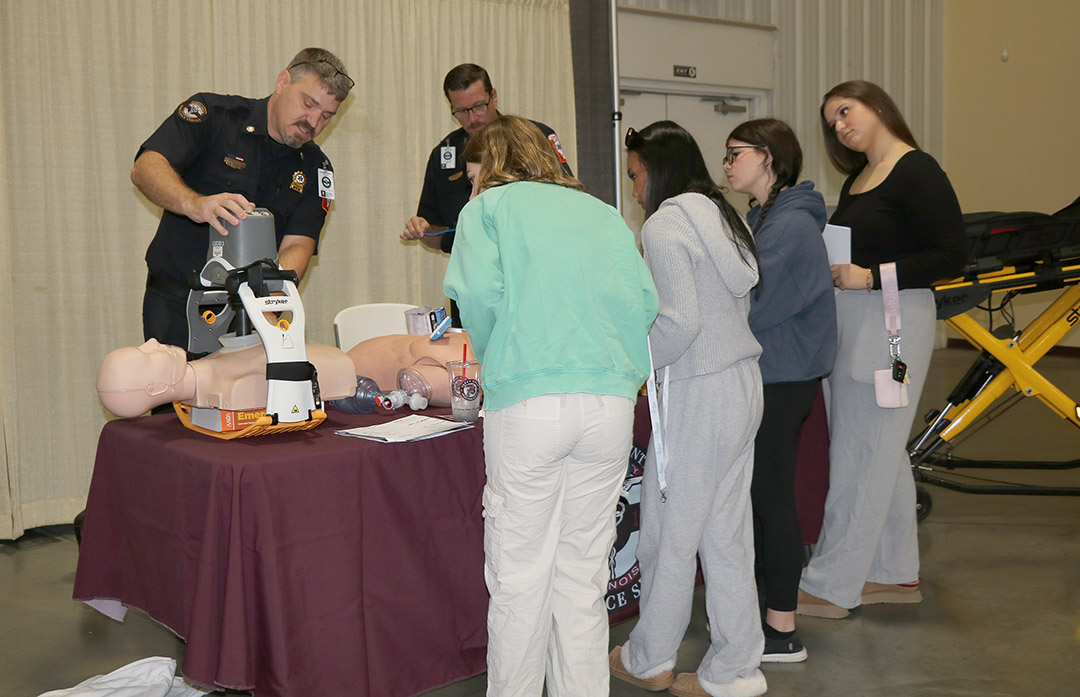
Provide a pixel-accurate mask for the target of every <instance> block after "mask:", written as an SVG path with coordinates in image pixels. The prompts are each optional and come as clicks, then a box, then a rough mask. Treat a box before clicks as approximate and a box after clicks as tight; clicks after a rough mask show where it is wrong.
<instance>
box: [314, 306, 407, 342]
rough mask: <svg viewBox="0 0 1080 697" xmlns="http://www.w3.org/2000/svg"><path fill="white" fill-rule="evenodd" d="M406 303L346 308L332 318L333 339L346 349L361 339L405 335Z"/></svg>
mask: <svg viewBox="0 0 1080 697" xmlns="http://www.w3.org/2000/svg"><path fill="white" fill-rule="evenodd" d="M414 307H416V305H410V304H409V303H368V304H366V305H353V306H352V307H346V308H345V309H344V310H342V311H341V312H339V313H337V315H336V316H335V317H334V340H335V341H337V345H338V348H340V349H341V350H342V351H348V350H349V349H351V348H352V347H353V346H356V345H357V344H359V343H360V342H361V341H364V340H366V339H370V338H372V337H375V336H386V335H387V334H408V333H409V330H408V327H407V325H406V323H405V311H406V310H411V309H413V308H414Z"/></svg>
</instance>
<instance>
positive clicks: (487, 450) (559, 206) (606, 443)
mask: <svg viewBox="0 0 1080 697" xmlns="http://www.w3.org/2000/svg"><path fill="white" fill-rule="evenodd" d="M465 161H466V163H467V171H468V173H469V179H470V180H471V181H472V182H473V198H472V200H471V201H470V202H469V203H468V204H467V205H466V206H465V208H463V209H462V211H461V214H460V216H459V217H458V227H457V239H456V240H455V243H454V251H453V254H451V256H450V264H449V267H448V268H447V272H446V280H445V282H444V289H445V292H446V295H447V296H449V297H450V298H453V299H454V300H456V301H457V303H458V307H459V308H460V311H461V319H462V324H463V325H464V327H465V329H466V330H468V332H469V337H470V340H471V343H472V347H473V351H474V352H475V354H476V358H477V359H478V360H479V361H480V363H481V365H482V370H481V375H480V380H481V385H482V387H483V390H484V409H485V417H484V457H485V466H486V470H487V485H486V486H485V487H484V494H483V504H484V556H485V561H484V575H485V579H486V581H487V586H488V590H489V592H490V594H491V601H490V603H489V606H488V689H487V694H488V695H489V696H492V695H533V696H535V697H539V695H540V694H541V691H542V689H543V687H544V682H545V674H546V678H547V693H548V695H551V696H552V697H558V696H560V695H590V696H594V695H600V696H603V695H607V694H608V687H609V678H608V665H607V660H606V654H607V645H608V628H607V609H606V607H605V605H604V593H605V590H606V588H607V580H608V551H609V549H610V548H611V544H612V542H614V540H615V516H614V513H615V505H616V503H617V501H618V496H619V490H620V488H621V485H622V481H623V478H624V476H625V473H626V467H627V461H628V457H629V454H630V445H631V436H632V430H633V420H634V402H635V398H636V396H637V393H638V390H639V388H640V387H641V384H642V382H643V381H644V379H645V376H646V374H647V373H648V372H649V355H648V348H647V345H646V340H647V336H648V331H649V327H650V326H651V325H652V322H653V320H654V319H655V317H656V312H657V295H656V287H655V286H654V285H653V281H652V277H651V276H650V275H649V271H648V269H647V268H646V267H645V263H644V261H643V260H642V258H641V255H640V254H639V253H638V251H637V247H636V246H635V244H634V236H633V233H632V232H630V230H629V228H627V227H626V224H625V223H624V222H623V220H622V218H621V217H620V216H619V214H618V212H616V211H615V210H614V209H613V208H611V207H610V206H608V205H607V204H605V203H603V202H601V201H599V200H598V199H596V198H593V197H592V196H589V195H588V194H585V193H583V192H582V191H581V188H582V186H581V182H579V181H578V180H577V179H574V178H573V177H570V176H569V175H567V174H565V172H564V171H563V169H562V167H561V165H560V162H559V160H558V158H557V156H556V154H555V152H554V150H553V149H552V147H551V145H550V144H549V143H548V141H547V139H546V138H545V137H544V135H543V134H542V133H541V132H540V130H539V129H538V128H537V127H536V126H535V125H534V124H532V123H530V122H529V121H526V120H524V119H520V118H517V117H514V116H503V117H501V118H499V119H498V120H496V121H494V122H493V123H491V124H490V125H488V126H486V127H485V128H484V130H482V131H480V132H479V133H478V134H476V135H474V136H473V137H472V138H471V139H470V141H469V144H468V146H467V147H466V149H465Z"/></svg>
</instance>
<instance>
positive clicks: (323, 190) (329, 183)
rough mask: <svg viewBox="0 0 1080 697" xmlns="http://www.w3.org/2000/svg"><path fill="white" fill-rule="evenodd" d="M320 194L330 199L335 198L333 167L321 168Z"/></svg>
mask: <svg viewBox="0 0 1080 697" xmlns="http://www.w3.org/2000/svg"><path fill="white" fill-rule="evenodd" d="M319 196H321V197H322V198H325V199H329V200H333V198H334V171H333V170H331V169H322V168H320V169H319Z"/></svg>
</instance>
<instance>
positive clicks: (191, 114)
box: [176, 99, 206, 123]
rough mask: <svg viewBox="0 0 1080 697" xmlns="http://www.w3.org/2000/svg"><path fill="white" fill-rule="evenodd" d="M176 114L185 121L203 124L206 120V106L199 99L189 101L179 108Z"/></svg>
mask: <svg viewBox="0 0 1080 697" xmlns="http://www.w3.org/2000/svg"><path fill="white" fill-rule="evenodd" d="M176 113H177V114H179V115H180V118H182V119H183V120H185V121H190V122H191V123H202V122H203V121H205V120H206V105H205V104H203V103H202V102H200V101H199V100H198V99H189V100H188V101H186V102H184V103H183V104H181V105H180V106H179V107H177V109H176Z"/></svg>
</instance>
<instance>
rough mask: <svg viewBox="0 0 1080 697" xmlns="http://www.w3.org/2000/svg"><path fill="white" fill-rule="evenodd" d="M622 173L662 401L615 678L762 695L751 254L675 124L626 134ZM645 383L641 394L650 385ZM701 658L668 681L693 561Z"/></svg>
mask: <svg viewBox="0 0 1080 697" xmlns="http://www.w3.org/2000/svg"><path fill="white" fill-rule="evenodd" d="M626 147H627V150H628V157H627V170H628V174H629V176H630V178H631V180H633V182H634V196H635V198H636V199H637V200H638V202H639V203H641V204H642V205H643V206H644V208H645V213H646V215H647V219H646V221H645V225H644V227H643V228H642V230H641V238H642V245H643V247H644V250H645V263H646V264H647V265H648V267H649V270H650V271H651V272H652V275H653V280H654V281H655V282H656V289H657V293H658V295H659V299H660V311H659V314H658V316H657V318H656V322H655V323H654V324H653V326H652V329H651V330H650V332H649V342H650V349H651V354H652V361H653V367H654V369H655V370H656V376H655V377H656V378H658V379H659V382H661V383H662V384H661V386H660V388H659V396H658V397H657V395H656V393H655V392H653V390H652V388H650V392H651V394H650V411H651V412H652V418H653V438H652V441H651V443H650V445H649V452H648V456H647V458H646V461H645V475H644V477H643V478H642V495H641V533H640V537H639V539H638V548H637V554H638V560H639V562H640V564H641V599H640V606H639V607H640V616H639V619H638V623H637V626H636V627H635V628H634V630H633V631H632V632H631V633H630V638H629V640H628V641H627V642H626V644H625V645H623V646H620V647H616V648H615V649H613V650H612V652H611V655H610V658H609V662H610V666H611V672H612V675H614V676H615V677H617V678H619V679H621V680H624V681H626V682H629V683H631V684H634V685H637V686H639V687H642V688H644V689H646V690H653V691H659V690H664V689H668V690H669V691H670V692H671V693H672V694H674V695H677V696H679V697H687V696H690V697H707V696H709V695H711V696H712V697H756V696H757V695H761V694H764V692H765V689H766V684H765V677H764V676H763V675H762V674H761V670H760V669H759V665H760V663H761V652H762V648H763V645H764V640H763V638H762V631H761V622H760V618H759V617H758V613H757V602H756V600H757V595H756V592H755V589H754V541H753V523H752V521H751V516H750V479H751V471H752V468H753V460H754V435H755V434H756V432H757V428H758V423H759V421H760V419H761V409H762V396H761V374H760V372H759V371H758V361H757V359H758V355H759V354H760V353H761V347H760V346H759V345H758V342H757V341H756V340H755V339H754V335H753V334H752V333H751V331H750V327H749V324H748V321H747V315H748V313H749V311H750V292H751V290H752V289H753V287H754V285H755V284H756V283H757V281H758V272H757V258H756V254H755V251H754V241H753V238H752V236H751V235H750V231H749V230H748V229H747V227H746V224H745V223H744V222H743V220H742V218H741V217H740V216H739V214H738V213H736V212H735V210H734V209H733V208H732V207H731V205H730V204H729V203H728V202H727V201H726V200H725V199H724V197H723V193H722V192H721V191H720V188H719V187H718V186H717V185H716V184H715V182H713V180H712V178H711V177H710V176H709V172H708V169H707V167H706V166H705V161H704V158H703V157H702V155H701V150H700V149H699V148H698V145H697V143H696V142H695V141H694V139H693V137H692V136H691V135H690V134H689V133H687V132H686V131H685V130H684V129H683V128H682V127H681V126H679V125H678V124H676V123H673V122H671V121H658V122H656V123H654V124H652V125H650V126H648V127H646V128H645V129H643V130H642V131H640V132H635V131H633V129H631V131H630V132H629V133H627V138H626ZM652 379H653V378H652V377H650V382H651V381H652ZM697 556H699V557H700V559H701V567H702V570H703V572H704V575H705V603H706V609H707V611H708V615H709V621H710V634H711V637H710V639H711V646H710V648H709V650H708V652H707V653H706V654H705V657H704V658H703V659H702V661H701V664H700V665H699V666H698V669H697V671H696V672H695V673H680V674H679V675H678V676H676V675H674V673H673V671H672V669H673V668H674V666H675V659H676V654H677V652H678V649H679V645H680V644H681V642H682V639H683V635H684V634H685V632H686V628H687V626H688V624H689V622H690V610H691V602H692V598H693V592H694V580H695V576H696V573H697V562H696V558H695V557H697Z"/></svg>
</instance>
